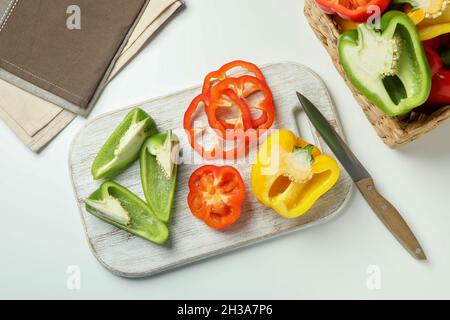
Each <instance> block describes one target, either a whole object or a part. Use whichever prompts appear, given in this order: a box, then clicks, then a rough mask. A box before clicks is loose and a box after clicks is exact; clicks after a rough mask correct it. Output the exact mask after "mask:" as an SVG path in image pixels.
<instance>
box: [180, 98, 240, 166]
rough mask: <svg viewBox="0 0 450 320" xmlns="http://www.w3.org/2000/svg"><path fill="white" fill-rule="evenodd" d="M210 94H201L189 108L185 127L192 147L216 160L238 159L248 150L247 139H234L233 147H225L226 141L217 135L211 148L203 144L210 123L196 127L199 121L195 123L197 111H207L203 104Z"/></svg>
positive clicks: (205, 156)
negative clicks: (202, 107)
mask: <svg viewBox="0 0 450 320" xmlns="http://www.w3.org/2000/svg"><path fill="white" fill-rule="evenodd" d="M208 100H209V98H208V96H207V95H204V94H200V95H198V96H197V97H195V98H194V100H192V102H191V104H190V105H189V107H188V108H187V110H186V112H185V114H184V119H183V127H184V130H185V132H186V135H187V138H188V141H189V144H190V145H191V147H192V148H193V149H194V150H195V151H196V152H197V153H198V154H199V155H201V156H202V157H203V158H204V159H207V160H214V159H231V160H232V159H237V158H238V157H240V156H242V155H244V154H245V153H246V152H247V151H248V144H247V143H245V141H243V142H242V141H234V143H233V148H230V149H225V148H224V141H223V139H221V138H220V136H219V135H217V132H216V141H215V145H214V146H213V147H212V148H211V149H208V150H207V149H205V148H204V146H203V143H202V142H203V139H202V138H204V136H203V134H204V132H205V131H206V130H207V129H208V124H207V123H205V124H201V123H200V126H198V127H196V125H198V123H193V122H194V119H195V117H196V116H197V113H201V112H205V111H204V110H201V109H200V108H201V105H202V104H203V106H204V108H205V107H206V106H207V105H208Z"/></svg>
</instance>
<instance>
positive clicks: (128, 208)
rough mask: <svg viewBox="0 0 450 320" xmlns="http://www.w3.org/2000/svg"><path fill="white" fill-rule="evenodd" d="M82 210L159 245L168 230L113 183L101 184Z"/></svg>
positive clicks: (144, 206)
mask: <svg viewBox="0 0 450 320" xmlns="http://www.w3.org/2000/svg"><path fill="white" fill-rule="evenodd" d="M85 205H86V210H87V211H88V212H89V213H91V214H92V215H94V216H96V217H97V218H99V219H102V220H104V221H106V222H108V223H110V224H112V225H114V226H116V227H118V228H121V229H123V230H125V231H128V232H130V233H132V234H134V235H136V236H139V237H141V238H144V239H146V240H150V241H152V242H155V243H158V244H163V243H164V242H166V240H167V238H168V237H169V229H168V228H167V226H166V224H165V223H164V222H162V221H160V220H159V219H158V218H157V217H156V216H155V215H154V213H153V212H152V210H151V209H150V208H149V207H148V206H147V204H146V203H145V202H144V201H143V200H141V199H140V198H139V197H138V196H136V195H135V194H134V193H132V192H131V191H129V190H128V189H126V188H125V187H123V186H121V185H120V184H118V183H116V182H113V181H106V182H104V183H103V184H102V185H101V186H100V187H99V189H97V190H96V191H94V192H93V193H92V194H91V195H90V196H89V198H88V199H86V200H85Z"/></svg>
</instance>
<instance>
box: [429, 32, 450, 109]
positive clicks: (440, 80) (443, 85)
mask: <svg viewBox="0 0 450 320" xmlns="http://www.w3.org/2000/svg"><path fill="white" fill-rule="evenodd" d="M445 40H446V38H445V37H443V36H441V37H438V38H435V39H431V40H428V41H424V42H423V45H424V48H425V53H426V54H427V58H428V63H429V64H430V69H431V75H432V79H431V92H430V96H429V98H428V100H427V102H426V103H425V105H426V106H432V107H439V106H445V105H449V104H450V69H447V68H446V66H445V65H444V61H443V59H442V56H441V55H440V54H439V51H441V52H442V51H443V50H449V49H450V48H449V47H448V44H447V43H446V41H445ZM441 54H442V53H441Z"/></svg>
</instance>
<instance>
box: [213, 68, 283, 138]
mask: <svg viewBox="0 0 450 320" xmlns="http://www.w3.org/2000/svg"><path fill="white" fill-rule="evenodd" d="M232 92H233V93H234V94H232ZM257 93H261V94H262V96H263V97H262V99H261V100H260V101H257V102H253V101H251V96H252V95H253V94H257ZM233 105H237V106H238V107H239V109H241V110H242V108H243V106H244V105H246V106H247V109H248V110H249V111H248V113H247V112H241V114H240V116H239V117H236V118H234V119H228V120H224V119H223V117H220V114H219V110H222V111H223V110H225V111H226V110H227V109H229V110H231V109H232V108H233ZM252 111H256V112H259V113H260V115H257V118H256V119H254V118H253V117H252ZM207 114H208V119H209V121H210V123H209V124H210V126H211V127H212V128H215V129H218V130H219V131H220V132H222V134H225V131H224V128H226V129H229V128H230V127H231V128H233V127H234V126H235V125H234V123H236V122H241V121H242V122H243V123H244V124H245V123H247V120H248V119H247V116H248V115H250V118H251V127H252V128H253V129H258V130H257V131H258V132H262V131H263V130H264V129H268V128H270V127H271V126H272V124H273V122H274V119H275V107H274V105H273V97H272V92H271V91H270V89H269V87H268V86H267V85H266V84H265V83H263V82H262V81H261V80H259V79H257V78H255V77H252V76H241V77H239V78H227V79H225V80H223V81H221V82H219V83H218V84H217V85H216V86H215V87H213V88H212V89H211V91H210V104H209V106H208V109H207ZM243 129H244V130H248V128H246V126H245V125H244V126H243Z"/></svg>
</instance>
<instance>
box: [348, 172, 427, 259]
mask: <svg viewBox="0 0 450 320" xmlns="http://www.w3.org/2000/svg"><path fill="white" fill-rule="evenodd" d="M356 185H357V186H358V189H359V191H361V193H362V195H363V196H364V198H365V199H366V200H367V202H368V203H369V205H370V207H371V208H372V210H373V211H374V212H375V214H376V215H377V216H378V218H380V220H381V221H382V222H383V223H384V225H385V226H386V227H387V228H388V229H389V231H391V233H392V234H393V235H394V236H395V237H396V238H397V240H398V241H399V242H400V243H401V244H402V245H403V246H404V247H405V248H406V250H408V252H409V253H411V255H412V256H414V257H415V258H416V259H419V260H426V259H427V258H426V256H425V253H424V252H423V249H422V247H421V246H420V244H419V242H418V241H417V239H416V237H415V236H414V234H413V233H412V231H411V229H410V228H409V226H408V224H407V223H406V222H405V220H403V218H402V216H401V215H400V213H399V212H398V211H397V209H395V207H394V206H393V205H392V204H391V203H390V202H389V201H387V200H386V199H385V198H384V197H383V196H382V195H381V194H379V193H378V191H377V189H376V188H375V184H374V182H373V180H372V179H371V178H368V179H363V180H360V181H358V182H356Z"/></svg>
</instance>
